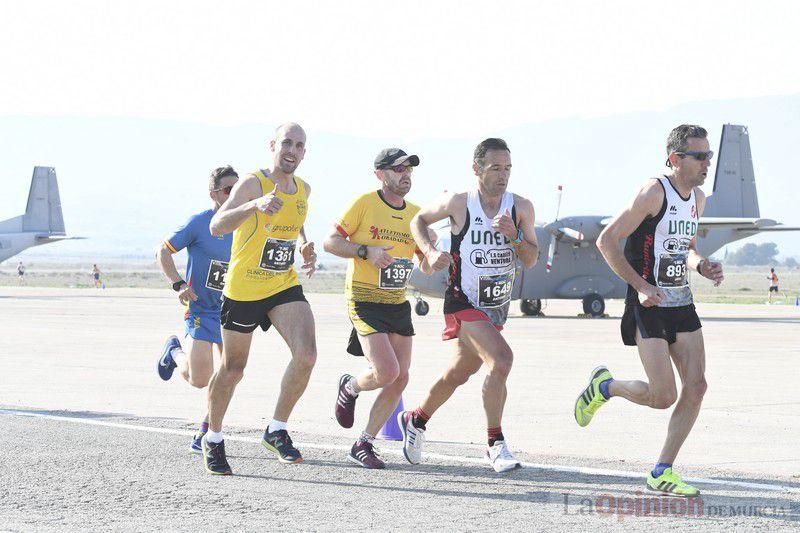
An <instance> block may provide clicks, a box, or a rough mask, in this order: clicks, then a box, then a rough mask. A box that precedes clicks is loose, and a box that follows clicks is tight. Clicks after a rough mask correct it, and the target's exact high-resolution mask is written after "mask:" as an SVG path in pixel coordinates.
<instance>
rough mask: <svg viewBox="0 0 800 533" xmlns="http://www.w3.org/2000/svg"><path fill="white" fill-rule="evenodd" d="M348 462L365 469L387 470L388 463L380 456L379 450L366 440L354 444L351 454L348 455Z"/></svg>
mask: <svg viewBox="0 0 800 533" xmlns="http://www.w3.org/2000/svg"><path fill="white" fill-rule="evenodd" d="M347 460H348V461H350V462H351V463H355V464H357V465H361V466H363V467H364V468H370V469H381V468H386V463H384V462H383V460H382V459H381V456H380V455H378V450H376V449H375V446H373V445H372V443H371V442H369V441H366V440H361V439H359V440H357V441H356V443H355V444H353V447H352V448H350V453H349V454H348V455H347Z"/></svg>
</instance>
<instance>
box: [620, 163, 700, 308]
mask: <svg viewBox="0 0 800 533" xmlns="http://www.w3.org/2000/svg"><path fill="white" fill-rule="evenodd" d="M655 179H657V180H658V182H659V183H660V184H661V187H662V188H663V189H664V202H663V203H662V204H661V209H660V210H659V212H658V214H657V215H656V216H654V217H648V218H646V219H644V220H643V221H642V223H641V224H640V225H639V227H638V228H636V230H635V231H634V232H633V233H632V234H631V235H630V236H629V237H628V241H627V242H626V243H625V258H626V259H627V260H628V262H630V264H631V266H633V268H634V270H636V272H637V273H638V274H639V275H640V276H642V277H643V278H644V279H645V280H647V282H648V283H650V284H652V285H655V286H657V287H658V288H660V289H661V291H662V292H663V293H664V300H663V301H662V302H661V304H660V307H678V306H682V305H689V304H691V303H692V291H691V288H690V287H689V272H688V261H687V259H688V255H689V244H690V243H691V242H692V239H693V238H694V236H695V235H696V234H697V222H698V216H697V201H696V199H695V194H694V190H692V192H691V193H690V194H689V197H688V198H684V197H682V196H681V195H680V193H679V192H678V191H677V190H676V189H675V187H674V186H673V185H672V183H671V182H670V181H669V178H667V177H666V176H660V177H658V178H655ZM638 298H639V297H638V293H637V291H636V290H635V289H634V288H633V287H632V286H630V285H629V286H628V295H627V298H626V302H628V303H633V302H637V301H638Z"/></svg>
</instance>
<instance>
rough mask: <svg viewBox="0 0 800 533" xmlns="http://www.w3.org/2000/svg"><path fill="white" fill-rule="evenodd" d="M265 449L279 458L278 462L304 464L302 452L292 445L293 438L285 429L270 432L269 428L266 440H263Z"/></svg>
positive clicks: (266, 432) (265, 433) (265, 432)
mask: <svg viewBox="0 0 800 533" xmlns="http://www.w3.org/2000/svg"><path fill="white" fill-rule="evenodd" d="M261 444H262V445H263V446H264V448H266V449H268V450H269V451H271V452H272V453H274V454H275V455H277V456H278V461H280V462H281V463H284V464H290V465H293V464H297V463H302V462H303V456H302V455H301V454H300V450H298V449H297V448H295V447H294V445H292V437H290V436H289V432H287V431H286V430H285V429H279V430H278V431H270V430H269V428H267V430H266V431H264V438H263V439H262V440H261Z"/></svg>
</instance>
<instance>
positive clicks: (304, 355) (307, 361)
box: [294, 349, 317, 372]
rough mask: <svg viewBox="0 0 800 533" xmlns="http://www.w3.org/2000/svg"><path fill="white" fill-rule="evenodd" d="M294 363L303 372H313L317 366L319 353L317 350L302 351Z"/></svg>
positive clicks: (296, 356) (296, 355) (295, 357)
mask: <svg viewBox="0 0 800 533" xmlns="http://www.w3.org/2000/svg"><path fill="white" fill-rule="evenodd" d="M294 362H295V364H296V365H297V366H299V367H300V368H301V369H302V370H305V371H306V372H311V370H312V369H313V368H314V365H315V364H317V351H316V350H315V349H308V350H302V351H300V352H298V353H297V354H295V356H294Z"/></svg>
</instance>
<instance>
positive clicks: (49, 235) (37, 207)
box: [0, 167, 82, 261]
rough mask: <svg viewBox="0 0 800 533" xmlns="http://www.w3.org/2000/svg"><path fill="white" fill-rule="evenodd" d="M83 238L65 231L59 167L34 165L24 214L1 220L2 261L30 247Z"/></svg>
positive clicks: (0, 258) (0, 252)
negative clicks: (57, 168)
mask: <svg viewBox="0 0 800 533" xmlns="http://www.w3.org/2000/svg"><path fill="white" fill-rule="evenodd" d="M80 238H82V237H67V235H66V232H65V231H64V217H63V215H62V214H61V198H60V197H59V195H58V182H57V181H56V169H54V168H51V167H35V168H34V169H33V178H32V179H31V190H30V192H29V193H28V207H27V209H25V214H24V215H20V216H18V217H14V218H9V219H7V220H3V221H0V261H5V260H6V259H8V258H9V257H13V256H15V255H17V254H18V253H20V252H21V251H22V250H25V249H26V248H30V247H31V246H38V245H40V244H47V243H48V242H56V241H63V240H66V239H80Z"/></svg>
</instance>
